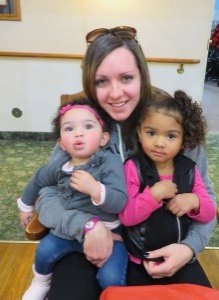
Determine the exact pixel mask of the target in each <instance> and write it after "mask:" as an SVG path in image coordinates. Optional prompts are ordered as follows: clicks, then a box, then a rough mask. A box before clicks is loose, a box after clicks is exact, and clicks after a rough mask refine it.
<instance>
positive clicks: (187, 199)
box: [167, 193, 199, 217]
mask: <svg viewBox="0 0 219 300" xmlns="http://www.w3.org/2000/svg"><path fill="white" fill-rule="evenodd" d="M167 208H168V209H169V210H170V211H171V212H172V213H173V214H174V215H176V216H177V217H181V216H183V215H184V214H186V213H188V212H190V211H192V210H193V212H194V213H196V214H198V213H199V198H198V196H197V195H195V194H193V193H184V194H179V195H176V196H175V197H173V198H172V199H171V200H169V201H168V203H167Z"/></svg>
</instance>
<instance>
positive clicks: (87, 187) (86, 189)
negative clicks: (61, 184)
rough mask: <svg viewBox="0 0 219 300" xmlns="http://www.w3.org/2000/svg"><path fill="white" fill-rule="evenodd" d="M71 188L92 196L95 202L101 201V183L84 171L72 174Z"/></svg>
mask: <svg viewBox="0 0 219 300" xmlns="http://www.w3.org/2000/svg"><path fill="white" fill-rule="evenodd" d="M70 186H71V187H73V188H74V189H76V190H77V191H79V192H81V193H84V194H87V195H90V197H91V198H92V199H93V200H94V201H95V202H97V203H98V202H99V201H100V190H101V187H100V183H99V182H98V181H97V180H95V179H94V178H93V176H92V175H91V174H89V173H88V172H86V171H84V170H77V171H74V172H73V173H72V176H71V180H70Z"/></svg>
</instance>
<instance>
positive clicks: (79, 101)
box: [51, 97, 111, 140]
mask: <svg viewBox="0 0 219 300" xmlns="http://www.w3.org/2000/svg"><path fill="white" fill-rule="evenodd" d="M69 104H70V105H71V106H74V105H86V106H89V107H91V108H92V109H94V110H95V111H96V112H97V113H98V115H100V117H101V119H102V120H103V122H104V126H103V131H104V132H105V131H110V126H111V119H110V118H109V116H108V115H107V114H106V113H105V111H104V110H103V109H102V108H100V107H99V106H97V105H96V104H95V103H93V102H91V101H90V100H88V99H87V98H86V97H79V98H76V99H74V100H72V101H71V102H68V103H65V104H63V105H60V106H59V108H58V110H57V113H56V116H55V117H54V119H53V120H52V122H51V124H52V131H53V136H54V138H55V139H56V140H57V139H59V138H60V120H61V114H60V110H61V109H62V108H63V107H65V106H67V105H69Z"/></svg>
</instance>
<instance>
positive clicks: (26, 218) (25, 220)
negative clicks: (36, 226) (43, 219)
mask: <svg viewBox="0 0 219 300" xmlns="http://www.w3.org/2000/svg"><path fill="white" fill-rule="evenodd" d="M32 217H33V212H32V211H31V212H24V211H20V222H21V226H22V227H27V225H28V224H29V222H30V220H31V219H32Z"/></svg>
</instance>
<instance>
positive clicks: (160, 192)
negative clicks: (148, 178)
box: [150, 180, 177, 202]
mask: <svg viewBox="0 0 219 300" xmlns="http://www.w3.org/2000/svg"><path fill="white" fill-rule="evenodd" d="M150 191H151V194H152V196H153V198H154V199H156V200H157V201H158V202H160V201H162V200H163V199H169V198H173V197H174V196H175V195H176V193H177V185H176V184H175V183H174V182H172V181H171V180H163V181H159V182H157V183H155V184H154V185H153V186H152V187H151V188H150Z"/></svg>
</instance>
